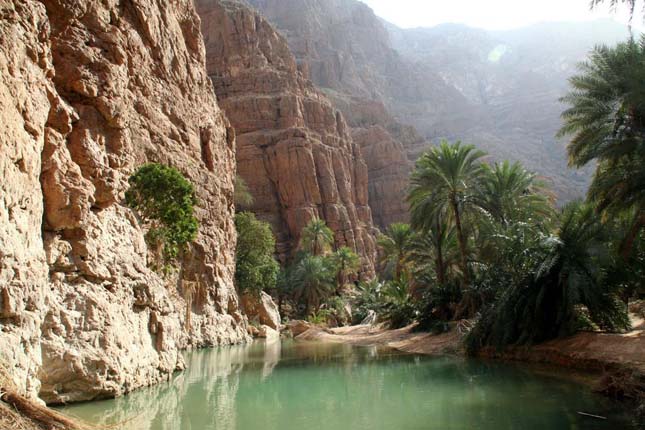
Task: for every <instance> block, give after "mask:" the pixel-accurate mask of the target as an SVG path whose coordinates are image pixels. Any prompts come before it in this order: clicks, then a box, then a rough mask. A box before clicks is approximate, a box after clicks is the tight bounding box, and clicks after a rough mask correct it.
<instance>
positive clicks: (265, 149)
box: [196, 0, 376, 277]
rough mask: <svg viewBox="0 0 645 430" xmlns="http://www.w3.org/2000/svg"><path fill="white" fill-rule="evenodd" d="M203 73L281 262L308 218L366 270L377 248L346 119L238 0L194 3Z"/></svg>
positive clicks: (360, 162)
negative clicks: (201, 36)
mask: <svg viewBox="0 0 645 430" xmlns="http://www.w3.org/2000/svg"><path fill="white" fill-rule="evenodd" d="M196 4H197V9H198V12H199V14H200V16H201V18H202V31H203V34H204V40H205V43H206V52H207V59H206V65H207V69H208V73H209V75H210V77H211V79H212V81H213V84H214V86H215V92H216V93H217V95H218V98H219V102H220V105H221V106H222V107H223V109H224V110H225V111H226V115H227V116H228V118H229V119H230V121H231V123H232V125H233V126H234V127H235V129H236V133H237V165H238V171H239V173H240V175H241V176H242V177H243V178H244V179H245V181H246V182H247V184H248V185H249V188H250V190H251V192H252V194H253V197H254V198H255V203H254V205H253V211H254V212H256V213H257V214H258V216H259V217H260V218H262V219H264V220H266V221H269V222H270V223H271V225H272V226H273V230H274V232H275V234H276V236H277V249H278V254H279V255H280V257H281V259H282V260H286V259H287V258H288V256H289V255H290V254H291V253H292V252H293V251H294V250H295V248H296V247H297V245H298V242H299V239H300V232H301V230H302V228H303V227H304V226H305V225H306V224H307V222H308V221H309V220H311V219H312V218H314V217H319V218H322V219H324V220H325V221H326V222H327V224H328V225H329V227H330V228H331V229H332V230H333V232H334V235H335V240H336V245H337V246H343V245H347V246H349V247H351V248H353V249H355V250H356V252H357V253H358V254H359V255H360V256H361V260H362V275H363V276H364V277H369V276H371V275H372V274H373V273H374V260H375V254H376V247H375V240H374V231H373V230H374V228H373V224H372V215H371V211H370V208H369V206H368V179H367V178H368V169H367V166H366V164H365V161H364V159H363V157H362V155H361V149H360V147H359V146H358V145H357V144H355V143H354V142H353V141H352V138H351V135H350V130H349V128H348V127H347V125H346V124H345V121H344V119H343V116H342V115H341V113H340V112H338V111H337V110H335V109H334V108H333V107H332V105H331V104H330V102H329V101H328V100H327V98H326V97H325V96H324V95H323V94H322V93H320V92H319V91H318V90H317V89H316V88H315V87H314V86H313V85H312V84H311V82H310V81H308V80H306V79H305V78H304V77H303V75H302V73H301V71H299V70H298V66H297V64H296V61H295V58H294V57H293V55H292V54H291V52H290V50H289V46H288V45H287V42H286V40H285V39H284V38H283V37H282V36H281V35H279V34H278V33H277V32H276V31H275V30H274V29H273V27H272V26H271V25H270V24H269V23H268V22H267V21H266V20H264V18H262V17H261V16H259V15H258V14H256V13H255V12H252V11H251V10H250V9H249V8H247V7H246V6H245V5H243V4H241V3H238V2H234V1H214V0H198V1H196Z"/></svg>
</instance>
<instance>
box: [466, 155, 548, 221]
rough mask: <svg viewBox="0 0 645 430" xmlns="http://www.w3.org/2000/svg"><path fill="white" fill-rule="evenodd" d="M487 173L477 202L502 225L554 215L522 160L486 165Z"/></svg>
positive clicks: (484, 168) (533, 176)
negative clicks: (519, 161)
mask: <svg viewBox="0 0 645 430" xmlns="http://www.w3.org/2000/svg"><path fill="white" fill-rule="evenodd" d="M483 171H484V175H483V177H482V181H481V186H480V189H479V193H478V196H477V203H478V205H479V206H480V207H481V208H482V209H484V210H485V211H487V212H488V213H489V214H490V215H491V217H493V218H494V219H495V220H496V221H497V222H499V223H500V224H501V225H502V226H504V227H507V226H508V225H509V224H510V223H511V222H517V221H522V222H530V221H536V222H537V221H538V220H545V219H548V218H550V217H551V215H552V209H551V206H550V204H549V200H548V198H547V197H546V196H545V195H544V194H542V193H541V191H542V186H541V184H540V183H539V182H538V181H537V180H536V177H535V175H534V174H533V173H531V172H529V171H527V170H526V169H524V167H522V165H521V164H520V163H512V164H511V163H510V162H509V161H504V162H502V163H495V164H494V165H493V166H489V165H484V166H483Z"/></svg>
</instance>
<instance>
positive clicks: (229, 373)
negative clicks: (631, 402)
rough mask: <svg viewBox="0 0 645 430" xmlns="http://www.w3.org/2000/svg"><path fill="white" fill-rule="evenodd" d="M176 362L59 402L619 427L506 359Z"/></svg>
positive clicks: (110, 417) (194, 418)
mask: <svg viewBox="0 0 645 430" xmlns="http://www.w3.org/2000/svg"><path fill="white" fill-rule="evenodd" d="M186 363H187V365H188V370H187V371H186V372H184V373H182V374H178V375H177V376H176V378H175V379H174V380H173V381H172V382H170V383H168V384H165V385H162V386H157V387H152V388H149V389H145V390H141V391H138V392H135V393H133V394H131V395H129V396H127V397H124V398H120V399H117V400H112V401H105V402H95V403H89V404H85V405H79V406H74V407H70V408H68V410H69V411H71V412H72V413H74V414H76V415H78V416H80V417H83V418H86V419H89V420H90V421H91V422H94V423H98V424H114V423H119V422H120V423H124V424H123V425H122V428H124V429H142V430H171V429H172V430H178V429H179V430H205V429H222V430H228V429H230V430H233V429H238V430H251V429H253V430H255V429H263V430H273V429H275V430H291V429H293V430H296V429H297V430H302V429H366V430H367V429H369V430H375V429H401V430H404V429H437V430H445V429H482V430H489V429H490V430H492V429H495V430H498V429H522V430H530V429H536V430H537V429H540V430H542V429H550V430H557V429H571V428H584V429H598V430H601V429H612V430H615V429H619V428H628V424H627V420H626V419H625V417H624V416H623V414H622V411H621V410H619V409H617V407H616V405H614V404H612V403H610V402H609V401H607V400H606V399H603V398H600V397H598V396H595V395H593V394H591V393H590V392H588V391H587V390H585V389H583V388H581V387H579V386H578V385H575V384H572V383H570V382H568V381H567V380H566V379H563V378H557V377H552V376H544V375H538V374H536V373H535V372H533V371H531V370H529V369H526V368H522V367H516V366H510V365H507V364H506V365H505V364H500V363H486V362H481V361H468V360H461V359H455V358H429V357H421V356H415V355H405V354H399V353H396V352H393V351H391V350H385V349H381V348H377V347H370V348H356V347H351V346H348V345H329V344H317V343H304V342H303V343H299V342H298V343H294V342H286V343H282V344H281V343H280V342H273V343H270V344H267V345H264V344H253V345H250V346H237V347H228V348H220V349H214V350H209V351H197V352H192V353H188V354H187V355H186ZM579 411H585V412H590V413H595V414H599V415H605V416H608V417H609V419H608V420H607V421H598V420H593V419H589V418H585V417H582V416H581V415H579V414H578V412H579ZM128 420H129V421H128Z"/></svg>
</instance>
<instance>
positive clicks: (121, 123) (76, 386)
mask: <svg viewBox="0 0 645 430" xmlns="http://www.w3.org/2000/svg"><path fill="white" fill-rule="evenodd" d="M0 118H2V125H1V126H0V177H2V181H0V362H1V363H2V365H3V366H4V367H5V368H6V369H7V370H9V372H10V374H12V375H13V377H14V380H15V382H16V384H17V385H18V386H19V387H20V388H21V389H22V390H23V391H24V393H25V394H26V395H28V396H30V397H36V396H40V398H42V399H43V400H45V401H47V402H49V403H60V402H72V401H80V400H90V399H96V398H102V397H111V396H115V395H120V394H122V393H124V392H128V391H131V390H133V389H135V388H138V387H141V386H145V385H149V384H153V383H156V382H159V381H161V380H164V379H167V378H169V377H170V375H171V374H172V372H173V371H175V370H176V369H180V368H182V367H183V366H184V363H183V359H182V356H181V354H180V350H181V349H184V348H189V347H200V346H207V345H217V344H230V343H234V342H241V341H246V340H247V338H248V336H247V334H246V319H245V317H244V316H243V315H242V314H241V312H240V311H239V309H238V298H237V295H236V293H235V290H234V287H233V275H234V260H235V258H234V246H235V229H234V224H233V212H234V207H233V182H234V174H235V156H234V145H235V141H234V132H233V131H232V129H231V128H230V126H229V125H228V122H227V120H226V119H225V117H224V115H223V114H222V112H221V111H220V109H219V108H218V106H217V102H216V100H215V95H214V93H213V87H212V84H211V82H210V80H209V79H208V76H207V74H206V69H205V51H204V45H203V40H202V37H201V33H200V27H199V18H198V16H197V15H196V13H195V10H194V6H193V3H192V0H175V1H173V2H157V1H154V0H138V1H136V2H117V1H99V0H40V1H37V0H0ZM150 161H154V162H161V163H166V164H169V165H172V166H174V167H176V168H177V169H179V170H180V171H181V172H182V173H183V174H184V175H185V176H186V177H187V178H188V179H189V180H190V181H191V182H192V183H193V184H194V185H195V188H196V191H197V196H198V199H199V203H198V208H197V210H196V214H197V217H198V218H199V221H200V223H201V227H200V230H199V234H198V237H197V239H196V241H195V243H194V244H193V245H192V246H191V248H190V249H189V252H187V253H186V255H187V256H186V257H185V258H184V259H183V261H181V264H180V266H181V270H180V271H179V272H178V273H175V274H174V275H171V276H169V277H165V278H163V277H161V276H160V275H158V274H157V273H155V272H153V271H151V270H150V269H149V268H148V267H147V247H146V244H145V241H144V231H143V228H142V226H141V225H140V222H139V220H138V219H137V217H136V216H135V214H134V213H133V212H132V211H131V210H130V209H128V208H127V207H125V206H124V205H123V203H122V202H123V194H124V192H125V190H126V189H127V186H128V184H127V179H128V177H129V176H130V175H131V173H132V172H133V171H134V170H135V169H136V168H137V167H138V166H140V165H142V164H144V163H146V162H150ZM188 296H190V299H187V298H188ZM185 297H186V299H185Z"/></svg>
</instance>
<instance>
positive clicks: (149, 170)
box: [125, 163, 199, 261]
mask: <svg viewBox="0 0 645 430" xmlns="http://www.w3.org/2000/svg"><path fill="white" fill-rule="evenodd" d="M129 183H130V189H129V190H128V191H127V192H126V194H125V200H126V203H127V205H128V206H130V207H131V208H132V209H134V210H135V211H136V212H137V213H138V214H139V216H141V217H142V218H143V220H144V221H145V222H146V223H149V225H150V228H149V230H148V233H147V234H146V240H147V242H148V243H149V244H150V245H151V246H153V247H154V249H155V253H156V255H157V258H158V259H159V258H161V257H163V259H165V260H166V261H169V260H172V259H174V258H176V257H177V255H178V254H179V252H180V251H181V250H182V249H183V248H184V247H185V245H186V244H187V243H189V242H191V241H192V240H194V239H195V236H196V235H197V230H198V228H199V222H198V221H197V219H196V218H195V216H194V214H193V212H194V206H195V205H196V204H197V197H196V196H195V190H194V189H193V185H192V184H191V183H190V182H189V181H188V180H187V179H186V178H184V176H183V175H182V174H181V173H180V172H179V171H178V170H176V169H175V168H173V167H170V166H164V165H162V164H157V163H151V164H146V165H144V166H142V167H140V168H139V170H137V171H136V172H135V173H134V175H132V176H131V177H130V179H129Z"/></svg>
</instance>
